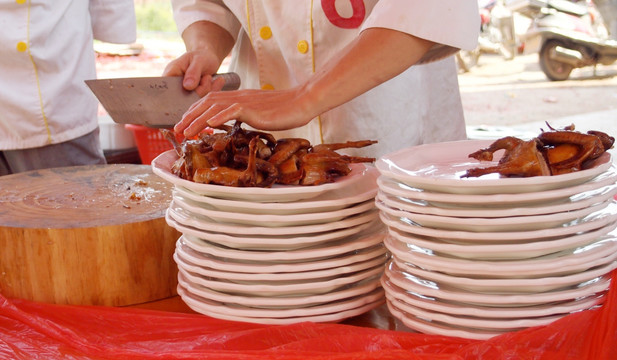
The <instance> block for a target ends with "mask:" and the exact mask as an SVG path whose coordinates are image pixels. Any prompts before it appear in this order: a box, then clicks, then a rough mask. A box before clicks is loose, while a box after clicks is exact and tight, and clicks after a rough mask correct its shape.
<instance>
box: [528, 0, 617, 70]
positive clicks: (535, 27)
mask: <svg viewBox="0 0 617 360" xmlns="http://www.w3.org/2000/svg"><path fill="white" fill-rule="evenodd" d="M517 11H519V12H521V13H524V14H526V15H527V16H530V17H531V18H532V23H531V26H530V28H529V30H528V31H527V33H526V34H525V38H524V39H523V41H524V43H525V47H526V51H528V50H529V47H533V46H534V45H532V44H536V45H535V47H536V48H539V51H538V57H539V64H540V69H541V70H542V72H543V73H544V74H545V75H546V77H547V78H548V79H549V80H551V81H563V80H567V79H568V78H569V77H570V74H571V72H572V70H573V69H575V68H582V67H587V66H593V67H594V73H595V67H596V66H597V65H598V64H602V65H611V64H613V63H614V62H615V61H617V41H615V40H612V39H610V38H609V36H608V31H607V30H606V27H605V26H604V24H603V21H602V19H601V16H599V13H598V12H597V11H596V10H595V7H594V6H593V3H592V2H591V1H590V0H588V1H586V2H584V3H583V4H580V3H579V2H571V1H567V0H532V1H527V4H526V6H525V7H524V8H521V9H519V10H517Z"/></svg>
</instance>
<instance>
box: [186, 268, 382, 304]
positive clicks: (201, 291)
mask: <svg viewBox="0 0 617 360" xmlns="http://www.w3.org/2000/svg"><path fill="white" fill-rule="evenodd" d="M178 283H179V284H180V285H181V286H182V287H184V288H185V289H187V290H188V291H189V292H190V293H191V294H195V295H198V296H201V297H203V298H206V299H210V300H214V301H218V302H223V303H231V304H239V305H243V306H250V307H258V308H267V309H281V308H290V307H296V308H298V307H306V306H312V305H316V304H324V303H328V302H332V301H337V300H341V299H347V298H351V297H354V296H359V295H363V294H368V293H370V292H371V291H373V290H375V289H377V288H378V287H379V286H380V280H379V279H376V278H373V279H370V280H366V281H360V282H358V283H355V284H350V285H348V286H345V287H342V288H341V289H337V290H335V291H332V292H329V293H325V294H318V295H309V296H288V297H280V296H276V297H264V296H242V295H233V294H226V293H222V292H218V291H214V290H211V289H208V288H206V287H203V286H200V285H198V284H194V283H191V282H189V281H188V280H186V279H185V277H184V276H182V274H179V276H178Z"/></svg>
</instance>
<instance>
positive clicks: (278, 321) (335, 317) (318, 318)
mask: <svg viewBox="0 0 617 360" xmlns="http://www.w3.org/2000/svg"><path fill="white" fill-rule="evenodd" d="M178 295H180V297H181V298H182V300H183V301H184V302H185V303H186V304H187V305H188V306H189V307H190V308H191V309H193V310H194V311H196V312H198V313H201V314H204V315H208V316H211V317H214V318H217V319H224V320H232V321H240V322H250V323H258V324H269V325H286V324H295V323H300V322H306V321H310V322H337V321H342V320H344V319H347V318H350V317H354V316H358V315H361V314H364V313H365V312H368V311H370V310H372V309H374V308H376V307H378V306H379V305H381V304H383V303H384V302H385V299H384V298H383V297H382V298H380V299H378V300H376V301H374V302H370V303H365V304H364V305H361V306H359V307H356V308H348V309H346V310H342V311H338V312H334V313H329V314H320V315H314V316H298V317H287V318H270V317H245V316H238V315H235V313H234V312H230V311H225V313H220V312H215V311H213V310H220V308H216V309H213V308H212V307H209V306H206V305H205V303H204V299H203V298H200V297H198V296H196V295H194V294H191V293H190V292H188V291H186V290H185V289H184V288H182V287H181V286H178ZM360 303H362V301H360Z"/></svg>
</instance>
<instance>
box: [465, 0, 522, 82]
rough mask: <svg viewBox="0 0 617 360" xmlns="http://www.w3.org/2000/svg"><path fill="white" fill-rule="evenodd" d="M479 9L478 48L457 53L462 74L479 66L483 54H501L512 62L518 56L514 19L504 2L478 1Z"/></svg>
mask: <svg viewBox="0 0 617 360" xmlns="http://www.w3.org/2000/svg"><path fill="white" fill-rule="evenodd" d="M478 8H479V10H480V36H479V37H478V46H477V47H476V48H475V49H473V50H470V51H465V50H461V51H459V52H458V53H457V55H456V61H457V65H458V68H459V70H460V71H461V72H468V71H469V69H471V68H472V67H473V66H475V65H477V64H478V60H479V58H480V56H481V55H482V54H500V55H502V56H503V57H504V59H506V60H512V59H513V58H514V56H515V55H516V51H517V49H516V46H517V45H516V40H515V32H514V18H513V14H512V12H511V11H510V10H509V9H508V8H507V7H506V6H505V5H504V0H478Z"/></svg>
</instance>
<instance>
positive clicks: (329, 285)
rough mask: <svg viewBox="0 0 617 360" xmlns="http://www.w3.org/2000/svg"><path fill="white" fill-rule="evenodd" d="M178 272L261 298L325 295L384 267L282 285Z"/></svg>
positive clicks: (212, 285) (216, 287)
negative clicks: (235, 280) (320, 279)
mask: <svg viewBox="0 0 617 360" xmlns="http://www.w3.org/2000/svg"><path fill="white" fill-rule="evenodd" d="M178 271H179V272H181V273H182V275H183V276H184V277H185V278H186V279H187V280H188V281H190V282H192V283H195V284H199V285H201V286H204V287H207V288H210V289H213V290H217V291H221V292H227V293H233V294H244V295H259V296H290V295H294V296H306V295H314V294H324V293H327V292H331V291H335V290H336V289H338V288H340V287H343V286H346V285H349V284H353V283H356V282H359V281H362V280H365V279H369V278H372V277H378V276H380V275H381V273H382V272H383V266H381V265H380V266H377V267H374V268H372V269H367V270H363V271H360V272H358V273H355V274H350V275H347V276H340V277H337V278H334V279H328V280H324V281H306V282H304V281H290V282H288V283H281V284H276V285H273V284H261V283H258V282H253V283H251V282H232V281H229V280H226V279H214V278H205V277H203V276H199V275H197V274H194V273H190V272H188V271H187V270H185V269H184V268H182V267H178Z"/></svg>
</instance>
